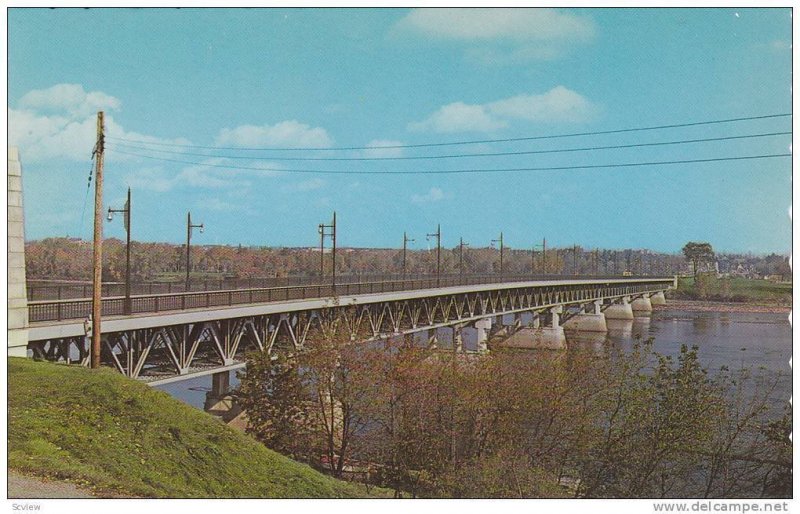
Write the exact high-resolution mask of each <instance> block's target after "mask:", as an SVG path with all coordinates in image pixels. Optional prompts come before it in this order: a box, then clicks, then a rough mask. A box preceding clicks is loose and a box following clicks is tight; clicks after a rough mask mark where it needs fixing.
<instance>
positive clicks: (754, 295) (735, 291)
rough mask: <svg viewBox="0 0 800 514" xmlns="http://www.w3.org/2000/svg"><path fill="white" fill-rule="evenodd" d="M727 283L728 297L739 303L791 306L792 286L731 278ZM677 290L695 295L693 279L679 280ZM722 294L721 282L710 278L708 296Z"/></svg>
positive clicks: (766, 281)
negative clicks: (728, 286)
mask: <svg viewBox="0 0 800 514" xmlns="http://www.w3.org/2000/svg"><path fill="white" fill-rule="evenodd" d="M729 283H730V293H729V296H730V297H732V298H735V299H736V300H739V301H746V302H749V303H760V304H770V305H774V304H780V305H791V303H792V284H787V283H776V282H770V281H768V280H753V279H747V278H732V279H730V282H729ZM678 290H679V291H683V292H686V293H688V294H690V295H691V294H696V291H695V287H694V278H692V277H686V278H680V279H679V280H678ZM722 293H723V285H722V280H718V279H716V278H712V279H711V280H710V283H709V287H708V294H709V295H721V294H722ZM720 299H722V298H720Z"/></svg>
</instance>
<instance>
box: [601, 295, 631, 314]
mask: <svg viewBox="0 0 800 514" xmlns="http://www.w3.org/2000/svg"><path fill="white" fill-rule="evenodd" d="M630 301H631V299H630V297H629V296H623V297H622V301H621V302H620V303H615V304H612V305H609V306H608V307H607V308H606V311H605V315H606V319H633V309H632V308H631V304H630Z"/></svg>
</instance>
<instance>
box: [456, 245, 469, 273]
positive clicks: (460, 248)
mask: <svg viewBox="0 0 800 514" xmlns="http://www.w3.org/2000/svg"><path fill="white" fill-rule="evenodd" d="M465 246H469V243H465V242H464V238H463V237H461V238H459V243H458V274H459V275H463V274H464V247H465Z"/></svg>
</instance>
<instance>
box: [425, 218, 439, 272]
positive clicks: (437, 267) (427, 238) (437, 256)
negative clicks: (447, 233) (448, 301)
mask: <svg viewBox="0 0 800 514" xmlns="http://www.w3.org/2000/svg"><path fill="white" fill-rule="evenodd" d="M432 237H435V238H436V287H439V283H440V278H439V277H440V275H441V272H442V225H441V224H439V225H436V232H435V233H433V234H426V235H425V240H426V241H430V239H431V238H432Z"/></svg>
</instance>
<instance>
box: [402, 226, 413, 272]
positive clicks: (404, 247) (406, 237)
mask: <svg viewBox="0 0 800 514" xmlns="http://www.w3.org/2000/svg"><path fill="white" fill-rule="evenodd" d="M413 242H414V240H413V239H411V238H410V237H408V236H407V235H406V233H405V232H403V280H405V279H406V248H407V246H408V243H413Z"/></svg>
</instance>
